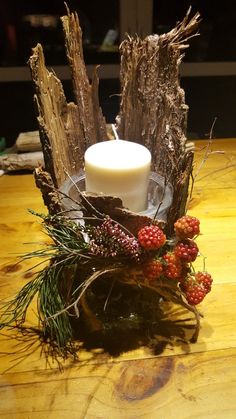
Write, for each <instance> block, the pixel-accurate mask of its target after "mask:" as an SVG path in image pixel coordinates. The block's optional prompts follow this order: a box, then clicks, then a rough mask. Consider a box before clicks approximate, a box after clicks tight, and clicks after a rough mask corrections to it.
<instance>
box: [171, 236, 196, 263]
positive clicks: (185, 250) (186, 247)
mask: <svg viewBox="0 0 236 419" xmlns="http://www.w3.org/2000/svg"><path fill="white" fill-rule="evenodd" d="M198 252H199V249H198V247H197V245H196V243H195V242H194V241H192V240H189V239H187V240H183V241H182V242H178V243H177V244H176V246H175V248H174V253H175V255H176V256H177V257H178V258H180V259H181V260H183V261H185V262H194V260H195V259H196V258H197V255H198Z"/></svg>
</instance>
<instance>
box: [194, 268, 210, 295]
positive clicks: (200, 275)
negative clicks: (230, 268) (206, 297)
mask: <svg viewBox="0 0 236 419" xmlns="http://www.w3.org/2000/svg"><path fill="white" fill-rule="evenodd" d="M195 279H196V281H197V283H198V284H200V285H202V286H203V288H204V289H205V292H206V293H208V292H210V291H211V284H212V282H213V279H212V277H211V275H210V274H208V273H207V272H197V273H196V274H195Z"/></svg>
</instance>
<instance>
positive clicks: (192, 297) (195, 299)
mask: <svg viewBox="0 0 236 419" xmlns="http://www.w3.org/2000/svg"><path fill="white" fill-rule="evenodd" d="M205 295H206V291H205V289H204V288H203V287H202V286H201V285H198V284H192V285H190V286H189V287H187V289H186V290H185V296H186V300H187V301H188V303H189V304H191V305H197V304H199V303H200V302H201V301H202V300H203V299H204V297H205Z"/></svg>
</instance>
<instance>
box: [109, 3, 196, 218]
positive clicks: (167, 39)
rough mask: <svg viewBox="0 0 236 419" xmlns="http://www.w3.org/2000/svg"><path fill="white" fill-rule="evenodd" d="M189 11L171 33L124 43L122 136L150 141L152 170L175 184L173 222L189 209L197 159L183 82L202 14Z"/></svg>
mask: <svg viewBox="0 0 236 419" xmlns="http://www.w3.org/2000/svg"><path fill="white" fill-rule="evenodd" d="M189 13H190V10H189V11H188V13H187V15H186V17H185V18H184V19H183V21H182V22H181V23H179V24H178V25H177V26H176V27H175V28H174V29H173V30H172V31H170V32H169V33H167V34H163V35H160V36H158V35H151V36H148V37H146V38H145V39H144V40H141V39H139V38H138V37H136V38H131V37H128V38H127V39H126V40H125V41H123V43H122V44H121V46H120V52H121V70H120V78H121V103H120V112H119V115H118V116H117V118H116V123H117V130H118V134H119V137H120V138H123V139H125V140H131V141H136V142H139V143H141V144H143V145H145V146H146V147H147V148H148V149H149V150H150V151H151V153H152V170H153V171H155V172H158V173H160V174H161V175H163V176H164V177H165V178H166V180H167V181H170V182H171V183H172V185H173V188H174V200H173V206H172V208H171V209H170V214H169V217H168V221H170V219H171V220H172V221H173V220H174V219H175V218H177V217H178V216H180V215H181V212H182V211H184V207H185V205H184V201H185V202H186V187H187V186H186V185H187V184H188V179H189V175H190V172H191V167H192V165H191V162H192V158H193V156H192V152H191V150H190V151H189V150H188V151H187V150H186V147H185V145H186V127H187V114H188V106H187V105H186V104H185V95H184V90H183V89H181V88H180V84H179V65H180V63H181V59H182V57H183V54H182V51H183V50H184V49H185V48H187V47H188V45H187V40H188V38H189V37H191V34H192V33H193V34H194V31H195V30H196V28H197V27H198V23H199V14H198V13H197V14H196V15H195V16H194V17H193V18H192V19H189ZM180 209H181V211H180Z"/></svg>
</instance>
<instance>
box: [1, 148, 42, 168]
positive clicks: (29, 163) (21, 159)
mask: <svg viewBox="0 0 236 419" xmlns="http://www.w3.org/2000/svg"><path fill="white" fill-rule="evenodd" d="M43 165H44V160H43V153H42V152H41V151H35V152H32V153H21V154H15V153H13V154H5V155H3V156H0V169H2V170H6V171H16V170H34V169H35V168H36V167H38V166H43Z"/></svg>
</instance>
